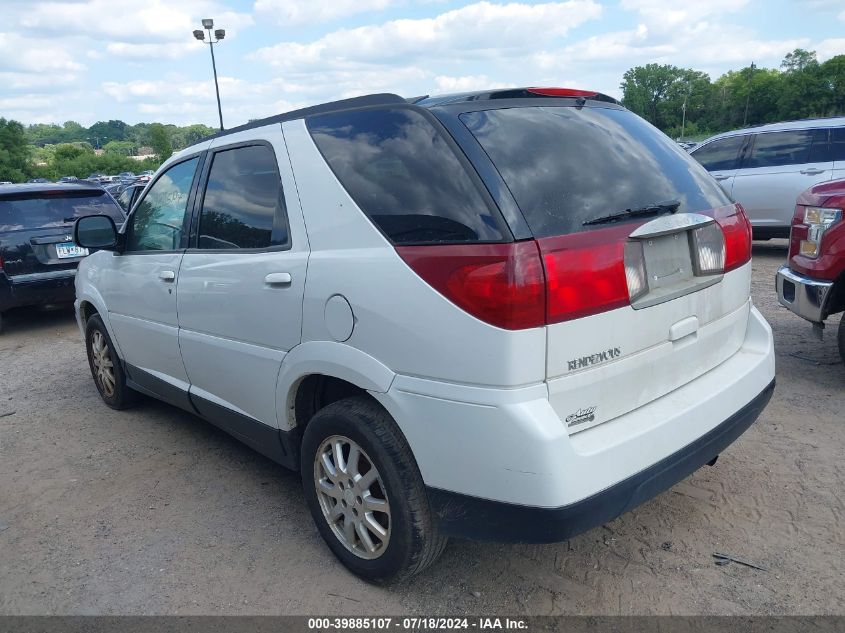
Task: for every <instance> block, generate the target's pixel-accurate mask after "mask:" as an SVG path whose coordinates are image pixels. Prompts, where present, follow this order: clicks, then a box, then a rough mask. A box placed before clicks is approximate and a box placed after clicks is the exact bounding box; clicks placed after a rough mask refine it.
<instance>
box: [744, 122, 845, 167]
mask: <svg viewBox="0 0 845 633" xmlns="http://www.w3.org/2000/svg"><path fill="white" fill-rule="evenodd" d="M826 145H827V130H788V131H784V132H767V133H763V134H756V135H755V138H754V146H753V147H752V149H751V154H750V155H749V157H748V159H747V160H746V161H745V164H744V165H743V167H746V168H758V167H785V166H787V165H803V164H806V163H811V162H819V161H826V160H830V159H829V158H827V156H826V154H827V151H826V150H827V148H826ZM814 146H815V151H813V148H814Z"/></svg>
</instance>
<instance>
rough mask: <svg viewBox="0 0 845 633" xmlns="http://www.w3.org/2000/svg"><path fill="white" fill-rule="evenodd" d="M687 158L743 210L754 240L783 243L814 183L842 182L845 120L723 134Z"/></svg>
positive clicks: (774, 125) (811, 122)
mask: <svg viewBox="0 0 845 633" xmlns="http://www.w3.org/2000/svg"><path fill="white" fill-rule="evenodd" d="M690 155H691V156H692V157H693V158H695V159H696V160H697V161H698V162H699V163H701V164H702V165H703V166H704V167H705V168H706V169H707V171H709V172H710V173H711V174H712V175H713V177H714V178H715V179H716V180H718V181H719V184H721V185H722V188H723V189H724V190H725V192H727V194H728V195H729V196H731V197H732V198H733V199H734V200H736V201H737V202H739V203H740V204H741V205H742V206H743V208H744V209H745V212H746V213H747V214H748V219H749V220H751V225H752V226H753V228H754V239H770V238H772V237H784V238H785V237H789V227H790V225H791V224H792V214H793V213H794V212H795V200H796V198H797V197H798V195H799V194H800V193H801V192H802V191H804V190H805V189H807V188H808V187H811V186H813V185H815V184H817V183H820V182H824V181H827V180H835V179H838V178H845V117H836V118H828V119H807V120H805V121H791V122H787V123H772V124H770V125H761V126H759V127H752V128H746V129H744V130H734V131H732V132H725V133H724V134H719V135H717V136H714V137H712V138H709V139H707V140H706V141H704V142H703V143H701V144H700V145H698V146H697V147H695V148H694V149H693V150H692V151H691V152H690Z"/></svg>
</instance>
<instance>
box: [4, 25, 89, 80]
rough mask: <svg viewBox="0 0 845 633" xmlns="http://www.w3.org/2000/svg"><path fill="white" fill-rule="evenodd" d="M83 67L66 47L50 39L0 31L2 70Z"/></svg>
mask: <svg viewBox="0 0 845 633" xmlns="http://www.w3.org/2000/svg"><path fill="white" fill-rule="evenodd" d="M83 68H84V66H83V65H82V64H80V63H79V62H77V61H75V60H74V59H73V58H72V56H71V55H70V53H69V52H68V51H67V50H66V49H65V48H63V47H62V46H60V45H58V44H55V43H52V42H50V41H49V40H41V39H33V38H27V37H21V36H20V35H16V34H14V33H0V71H2V70H7V71H20V72H49V71H79V70H82V69H83Z"/></svg>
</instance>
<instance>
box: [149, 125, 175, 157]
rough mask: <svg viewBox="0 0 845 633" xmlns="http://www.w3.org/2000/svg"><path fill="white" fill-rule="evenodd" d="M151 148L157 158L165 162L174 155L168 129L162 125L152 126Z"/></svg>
mask: <svg viewBox="0 0 845 633" xmlns="http://www.w3.org/2000/svg"><path fill="white" fill-rule="evenodd" d="M150 147H152V148H153V150H154V151H155V153H156V156H157V158H158V159H159V160H160V161H161V162H164V161H166V160H167V159H168V158H170V156H171V154H173V146H172V145H171V144H170V134H168V132H167V128H165V126H163V125H162V124H161V123H153V124H152V125H151V126H150Z"/></svg>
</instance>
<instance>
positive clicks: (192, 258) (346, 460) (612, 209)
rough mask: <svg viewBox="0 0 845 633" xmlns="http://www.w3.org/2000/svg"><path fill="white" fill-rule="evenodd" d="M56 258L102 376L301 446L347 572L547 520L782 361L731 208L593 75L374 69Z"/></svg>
mask: <svg viewBox="0 0 845 633" xmlns="http://www.w3.org/2000/svg"><path fill="white" fill-rule="evenodd" d="M75 239H76V241H77V242H78V243H79V244H80V245H82V246H85V247H88V248H90V249H99V250H97V252H94V253H93V254H92V255H90V256H89V257H87V258H86V259H85V260H84V261H83V262H82V263H81V265H80V267H79V273H78V275H77V277H76V292H77V300H76V309H77V315H78V319H79V325H80V327H81V329H82V331H83V332H84V335H85V341H86V345H87V349H88V357H89V360H90V365H91V372H92V374H93V376H94V379H95V382H96V385H97V388H98V389H99V391H100V394H101V395H102V397H103V400H105V402H106V404H108V405H109V406H111V407H113V408H116V409H119V408H122V407H125V406H127V405H128V404H130V403H131V402H132V401H133V400H134V399H135V397H136V396H137V394H138V393H142V394H146V395H148V396H153V397H155V398H158V399H161V400H164V401H167V402H170V403H172V404H174V405H176V406H179V407H182V408H183V409H185V410H187V411H190V412H192V413H195V414H197V415H200V416H202V417H203V418H205V419H207V420H209V421H210V422H212V423H214V424H216V425H219V426H220V427H222V428H223V429H225V430H226V431H228V432H229V433H231V434H233V435H235V436H236V437H237V438H239V439H241V440H243V441H244V442H246V443H247V444H249V445H250V446H252V447H253V448H255V449H256V450H258V451H259V452H261V453H263V454H264V455H267V456H268V457H270V458H271V459H274V460H276V461H277V462H279V463H280V464H283V465H285V466H287V467H290V468H294V469H298V470H299V471H300V472H301V475H302V481H303V484H304V488H305V495H306V498H307V500H308V505H309V507H310V510H311V513H312V515H313V517H314V520H315V521H316V524H317V527H318V529H319V531H320V533H321V534H322V536H323V538H324V539H325V540H326V542H327V543H328V545H329V546H330V547H331V549H332V550H333V551H334V553H335V554H336V555H337V556H338V557H339V558H340V559H341V560H342V561H343V563H344V564H345V565H346V566H347V567H349V568H350V569H351V570H352V571H354V572H355V573H357V574H359V575H361V576H363V577H366V578H368V579H371V580H376V581H386V580H389V579H395V578H397V577H401V576H405V575H408V574H411V573H414V572H416V571H419V570H421V569H423V568H424V567H426V566H427V565H428V564H430V563H431V562H432V561H433V560H434V559H435V558H436V557H437V555H438V554H439V553H440V552H441V551H442V549H443V547H444V545H445V539H446V537H447V536H450V535H457V536H464V537H473V538H480V539H490V540H499V541H522V542H536V543H543V542H552V541H560V540H564V539H567V538H569V537H570V536H572V535H574V534H577V533H579V532H582V531H584V530H587V529H589V528H591V527H593V526H596V525H599V524H601V523H602V522H605V521H608V520H610V519H613V518H614V517H616V516H618V515H619V514H620V513H622V512H625V511H626V510H629V509H631V508H633V507H635V506H636V505H638V504H640V503H642V502H643V501H645V500H647V499H649V498H650V497H652V496H654V495H655V494H657V493H659V492H661V491H662V490H665V489H667V488H668V487H669V486H671V485H672V484H674V483H675V482H677V481H678V480H680V479H681V478H683V477H685V476H687V475H689V474H690V473H692V472H693V471H694V470H696V469H697V468H699V467H700V466H701V465H703V464H705V463H712V462H713V461H715V458H716V457H717V456H718V454H719V453H720V452H721V451H722V450H723V449H724V448H725V447H726V446H728V445H729V444H730V443H731V442H732V441H733V440H735V439H736V438H737V437H738V436H739V435H740V434H741V433H742V432H743V431H744V430H745V429H746V428H747V427H748V426H749V425H750V424H751V423H752V422H753V421H754V419H755V418H756V417H757V416H758V415H759V413H760V411H761V410H762V409H763V407H764V406H765V405H766V402H767V401H768V399H769V397H770V396H771V394H772V391H773V388H774V372H775V366H774V354H773V347H772V335H771V330H770V329H769V327H768V325H767V323H766V322H765V320H764V319H763V318H762V317H761V315H760V313H759V312H758V311H757V310H756V309H755V308H754V307H753V306H752V304H751V301H750V299H749V292H750V280H751V262H750V240H751V235H750V228H749V225H748V222H747V220H746V218H745V216H744V214H743V212H742V209H741V208H740V207H739V206H738V205H734V204H732V203H731V202H730V201H729V200H728V198H727V196H726V195H725V193H724V192H723V191H722V190H721V189H720V188H719V186H718V185H717V184H716V182H715V181H714V180H713V179H712V178H711V177H710V176H709V175H708V174H707V172H706V171H705V170H704V169H703V168H702V167H701V166H699V165H698V164H697V163H696V162H695V161H694V160H693V159H691V158H690V157H689V156H688V155H687V154H686V153H685V152H684V150H683V149H681V148H680V147H678V146H677V145H676V144H675V143H673V142H672V141H671V140H670V139H668V138H667V137H665V136H664V135H663V134H661V133H660V132H658V131H657V130H656V129H655V128H653V127H652V126H650V125H649V124H648V123H646V122H645V121H643V120H642V119H640V118H639V117H637V116H636V115H634V114H632V113H631V112H629V111H627V110H625V109H624V108H622V107H621V106H619V105H618V104H617V103H616V102H615V101H614V100H613V99H611V98H609V97H605V96H604V95H600V94H597V93H590V92H584V91H575V90H566V89H534V88H531V89H514V90H507V91H495V92H486V93H472V94H463V95H458V96H454V95H453V96H450V97H439V98H423V99H417V100H413V101H408V100H405V99H402V98H400V97H398V96H396V95H389V94H382V95H372V96H368V97H361V98H356V99H349V100H345V101H340V102H335V103H329V104H326V105H322V106H316V107H313V108H308V109H305V110H300V111H296V112H292V113H290V114H286V115H281V116H277V117H272V118H269V119H264V120H261V121H255V122H253V123H250V124H248V125H245V126H242V127H240V128H235V129H232V130H229V131H226V132H223V133H220V134H218V135H217V136H215V137H213V138H211V139H207V140H204V141H202V142H200V143H198V144H197V145H194V146H192V147H190V148H188V149H186V150H184V151H182V152H181V153H180V154H178V155H177V156H174V157H173V158H171V159H170V160H168V161H167V162H166V163H165V164H164V165H162V167H161V169H159V171H158V172H157V174H156V176H155V178H154V179H153V181H152V182H151V184H150V185H149V186H148V187H147V189H146V190H145V191H144V193H143V194H142V196H141V198H140V200H139V201H138V202H137V203H136V204H135V206H134V208H133V210H132V212H131V215H130V216H129V218H128V220H127V221H126V223H125V226H124V227H122V229H121V230H120V231H116V229H115V227H114V225H113V223H112V222H111V220H109V219H108V218H104V217H102V216H97V217H90V218H83V219H81V220H79V221H78V223H77V226H76V229H75Z"/></svg>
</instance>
